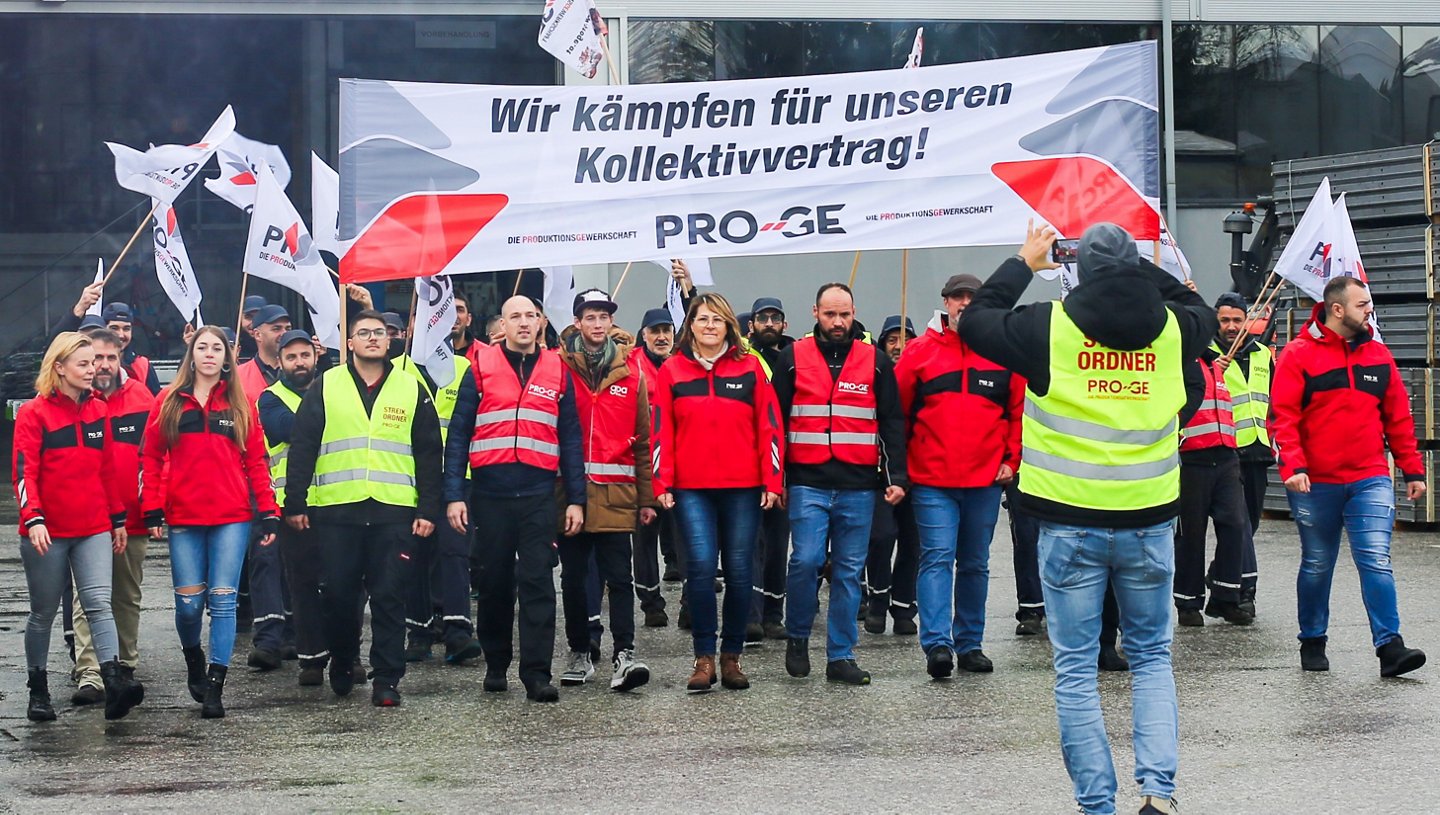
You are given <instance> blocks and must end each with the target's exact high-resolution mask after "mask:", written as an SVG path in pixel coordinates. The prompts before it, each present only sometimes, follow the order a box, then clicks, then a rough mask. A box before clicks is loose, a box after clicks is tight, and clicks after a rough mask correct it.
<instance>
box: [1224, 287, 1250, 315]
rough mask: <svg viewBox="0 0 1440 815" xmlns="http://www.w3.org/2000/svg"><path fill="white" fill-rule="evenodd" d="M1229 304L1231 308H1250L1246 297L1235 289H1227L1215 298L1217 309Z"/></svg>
mask: <svg viewBox="0 0 1440 815" xmlns="http://www.w3.org/2000/svg"><path fill="white" fill-rule="evenodd" d="M1227 306H1228V307H1229V308H1238V309H1240V310H1241V311H1246V310H1248V309H1249V308H1250V304H1249V303H1246V302H1245V297H1244V296H1243V295H1241V294H1240V293H1239V292H1234V291H1227V292H1225V293H1224V294H1222V295H1220V296H1219V297H1217V298H1215V309H1216V310H1217V311H1218V310H1219V309H1221V308H1224V307H1227Z"/></svg>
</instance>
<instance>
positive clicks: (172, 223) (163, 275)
mask: <svg viewBox="0 0 1440 815" xmlns="http://www.w3.org/2000/svg"><path fill="white" fill-rule="evenodd" d="M152 203H154V204H156V205H157V207H158V208H157V209H156V210H155V216H154V218H152V219H151V221H150V234H151V237H153V238H154V240H155V277H156V278H157V279H159V281H160V288H162V289H164V290H165V294H166V296H168V297H169V298H170V302H171V303H174V304H175V308H176V309H178V310H179V311H180V316H182V317H184V318H185V322H187V323H189V322H194V321H195V315H197V314H198V313H199V312H200V299H201V295H200V283H199V281H197V280H196V279H195V267H193V266H191V265H190V253H189V252H187V251H185V240H184V239H183V238H181V237H180V223H179V221H178V220H177V219H176V218H175V208H174V207H172V206H170V205H169V204H167V203H165V202H163V201H158V200H154V199H152Z"/></svg>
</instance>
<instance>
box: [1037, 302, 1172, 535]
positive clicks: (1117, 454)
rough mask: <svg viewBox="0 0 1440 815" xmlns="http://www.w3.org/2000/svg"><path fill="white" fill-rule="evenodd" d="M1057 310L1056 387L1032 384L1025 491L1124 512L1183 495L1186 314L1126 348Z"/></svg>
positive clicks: (1053, 332) (1053, 329)
mask: <svg viewBox="0 0 1440 815" xmlns="http://www.w3.org/2000/svg"><path fill="white" fill-rule="evenodd" d="M1052 308H1053V310H1052V312H1051V317H1050V389H1049V390H1048V391H1047V392H1046V393H1045V395H1044V396H1038V395H1036V394H1035V392H1034V391H1030V390H1027V391H1026V393H1025V414H1024V416H1023V418H1022V422H1023V425H1024V436H1023V439H1024V440H1023V443H1022V448H1023V449H1022V453H1021V457H1020V461H1021V466H1022V468H1023V469H1022V471H1023V473H1024V477H1023V478H1021V479H1020V490H1021V491H1022V492H1024V493H1025V494H1026V495H1030V496H1033V497H1035V498H1041V499H1044V500H1047V501H1053V502H1056V503H1059V504H1064V505H1068V506H1072V507H1079V508H1084V509H1094V510H1100V511H1112V512H1123V511H1130V510H1141V509H1149V508H1151V507H1158V506H1164V505H1166V504H1169V503H1171V502H1173V501H1175V500H1176V499H1178V498H1179V496H1180V456H1179V453H1178V442H1179V439H1178V437H1177V425H1178V422H1177V419H1176V415H1177V414H1178V413H1179V411H1180V408H1181V407H1183V406H1184V405H1185V382H1184V376H1183V374H1182V359H1181V351H1180V348H1181V337H1180V324H1179V322H1178V321H1177V320H1176V318H1175V315H1174V314H1173V313H1172V312H1170V311H1169V310H1168V309H1167V310H1166V319H1165V328H1164V330H1162V331H1161V333H1160V336H1158V337H1156V338H1155V340H1154V341H1153V342H1152V343H1151V344H1150V346H1149V347H1148V348H1145V349H1141V350H1138V351H1125V352H1119V351H1114V350H1112V349H1109V348H1105V347H1104V346H1101V345H1099V344H1097V343H1095V342H1093V341H1091V340H1089V339H1087V338H1086V337H1085V335H1084V334H1083V333H1082V332H1081V331H1080V329H1079V328H1078V327H1076V325H1075V323H1074V321H1072V320H1071V319H1070V316H1069V315H1068V314H1066V313H1065V309H1064V307H1063V306H1062V305H1061V304H1059V303H1056V304H1054V305H1053V307H1052Z"/></svg>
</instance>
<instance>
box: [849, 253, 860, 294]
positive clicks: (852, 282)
mask: <svg viewBox="0 0 1440 815" xmlns="http://www.w3.org/2000/svg"><path fill="white" fill-rule="evenodd" d="M859 271H860V250H859V249H856V250H855V262H854V263H851V264H850V288H852V289H853V288H855V274H856V273H857V272H859Z"/></svg>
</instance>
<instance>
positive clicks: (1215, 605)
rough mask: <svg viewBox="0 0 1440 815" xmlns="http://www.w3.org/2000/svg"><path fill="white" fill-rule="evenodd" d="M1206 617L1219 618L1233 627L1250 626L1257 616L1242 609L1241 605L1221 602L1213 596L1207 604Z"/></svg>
mask: <svg viewBox="0 0 1440 815" xmlns="http://www.w3.org/2000/svg"><path fill="white" fill-rule="evenodd" d="M1205 616H1206V617H1218V618H1220V619H1223V620H1224V621H1225V622H1227V623H1230V624H1231V625H1250V624H1251V623H1253V622H1255V615H1254V614H1251V613H1250V612H1248V611H1246V610H1245V609H1243V608H1241V607H1240V604H1239V603H1226V602H1221V601H1218V600H1216V599H1215V598H1214V596H1213V595H1212V596H1211V598H1210V602H1208V603H1206V604H1205Z"/></svg>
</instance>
